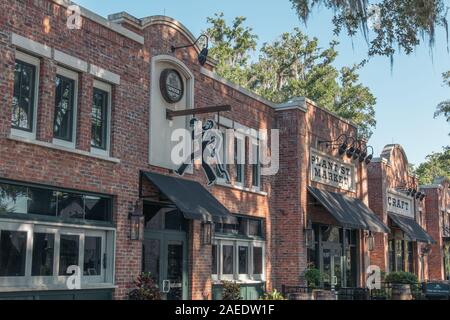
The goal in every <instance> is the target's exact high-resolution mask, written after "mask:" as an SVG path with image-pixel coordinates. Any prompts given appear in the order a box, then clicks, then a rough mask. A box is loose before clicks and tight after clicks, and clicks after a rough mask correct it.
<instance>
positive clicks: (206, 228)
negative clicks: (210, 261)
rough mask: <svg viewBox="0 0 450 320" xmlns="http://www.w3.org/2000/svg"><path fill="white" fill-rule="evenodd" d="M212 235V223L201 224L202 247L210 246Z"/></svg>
mask: <svg viewBox="0 0 450 320" xmlns="http://www.w3.org/2000/svg"><path fill="white" fill-rule="evenodd" d="M213 233H214V223H212V222H209V221H207V222H203V223H202V229H201V236H202V245H211V244H212V239H213Z"/></svg>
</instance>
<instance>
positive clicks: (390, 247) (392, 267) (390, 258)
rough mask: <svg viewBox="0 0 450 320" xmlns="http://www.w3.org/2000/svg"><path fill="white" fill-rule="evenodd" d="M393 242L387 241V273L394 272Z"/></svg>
mask: <svg viewBox="0 0 450 320" xmlns="http://www.w3.org/2000/svg"><path fill="white" fill-rule="evenodd" d="M394 249H395V248H394V240H389V272H393V271H395V250H394Z"/></svg>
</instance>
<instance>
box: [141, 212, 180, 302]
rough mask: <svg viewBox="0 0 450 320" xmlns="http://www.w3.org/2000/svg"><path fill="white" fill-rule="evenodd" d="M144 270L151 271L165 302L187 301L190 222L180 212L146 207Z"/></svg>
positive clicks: (143, 248) (143, 250) (143, 249)
mask: <svg viewBox="0 0 450 320" xmlns="http://www.w3.org/2000/svg"><path fill="white" fill-rule="evenodd" d="M144 215H145V218H146V228H145V232H144V242H143V246H142V271H144V272H150V274H151V275H152V276H153V278H154V279H155V281H156V283H157V284H158V286H159V289H160V291H161V296H162V298H163V299H164V300H186V299H188V248H187V246H188V241H187V232H186V229H187V221H186V220H185V219H184V218H183V216H182V214H181V213H180V212H179V211H178V210H174V209H173V208H167V207H164V206H159V205H145V206H144Z"/></svg>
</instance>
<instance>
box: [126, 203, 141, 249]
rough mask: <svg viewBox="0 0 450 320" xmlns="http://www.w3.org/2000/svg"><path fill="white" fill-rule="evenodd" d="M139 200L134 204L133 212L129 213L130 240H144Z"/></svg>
mask: <svg viewBox="0 0 450 320" xmlns="http://www.w3.org/2000/svg"><path fill="white" fill-rule="evenodd" d="M139 203H140V200H138V201H137V202H136V206H135V209H134V211H133V212H130V213H129V215H128V219H129V220H130V240H133V241H135V240H139V241H143V240H144V222H145V221H144V215H143V212H142V210H140V209H141V208H140V205H139Z"/></svg>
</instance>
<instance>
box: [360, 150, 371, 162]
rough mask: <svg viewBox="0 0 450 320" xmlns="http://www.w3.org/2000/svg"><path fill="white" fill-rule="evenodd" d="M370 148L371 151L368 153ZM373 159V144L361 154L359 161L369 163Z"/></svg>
mask: <svg viewBox="0 0 450 320" xmlns="http://www.w3.org/2000/svg"><path fill="white" fill-rule="evenodd" d="M369 148H370V150H371V153H370V154H368V153H367V151H368V149H369ZM372 159H373V147H372V146H366V147H365V148H364V149H363V150H362V151H361V153H360V155H359V162H366V164H369V163H370V162H371V161H372Z"/></svg>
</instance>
